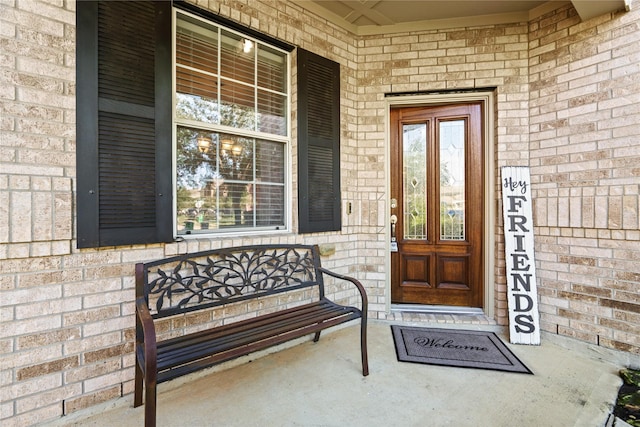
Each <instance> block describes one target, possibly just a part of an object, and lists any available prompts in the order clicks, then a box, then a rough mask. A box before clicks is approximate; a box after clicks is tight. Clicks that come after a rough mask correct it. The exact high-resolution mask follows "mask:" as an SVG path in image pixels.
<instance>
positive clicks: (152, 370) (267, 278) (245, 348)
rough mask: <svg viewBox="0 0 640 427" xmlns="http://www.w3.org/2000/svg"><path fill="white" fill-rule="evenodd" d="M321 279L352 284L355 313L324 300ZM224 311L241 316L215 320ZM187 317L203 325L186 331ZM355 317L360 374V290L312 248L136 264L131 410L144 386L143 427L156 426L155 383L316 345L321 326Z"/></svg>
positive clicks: (225, 252) (214, 253)
mask: <svg viewBox="0 0 640 427" xmlns="http://www.w3.org/2000/svg"><path fill="white" fill-rule="evenodd" d="M324 276H331V277H334V278H336V279H338V280H336V282H337V283H339V282H340V281H347V282H349V283H351V284H353V285H355V287H356V288H357V290H358V291H359V297H360V301H359V302H360V308H357V307H352V306H346V305H340V304H336V303H335V302H333V301H331V300H329V299H328V298H327V297H326V296H325V285H324V280H323V278H324ZM239 304H249V305H251V310H250V309H249V308H248V307H245V308H244V311H243V309H242V307H241V306H238V305H239ZM231 307H240V311H242V312H243V313H245V315H244V317H245V318H241V319H240V320H238V321H233V322H231V323H226V322H225V323H222V322H221V321H220V320H219V319H220V317H221V314H220V313H221V312H222V310H227V309H229V308H231ZM257 307H258V308H259V309H257V314H256V315H255V316H254V315H253V314H251V313H254V312H256V308H257ZM190 315H198V316H197V317H199V318H200V320H202V319H203V318H204V326H202V325H201V326H199V327H198V328H199V329H198V330H197V331H189V330H187V329H188V326H189V325H190V323H189V321H188V319H189V316H190ZM240 317H242V316H240ZM358 318H359V319H361V321H360V322H361V324H360V327H361V330H360V346H361V347H360V350H361V358H362V374H363V375H364V376H366V375H368V374H369V368H368V360H367V341H366V340H367V336H366V333H367V295H366V293H365V290H364V287H363V286H362V284H361V283H360V282H359V281H358V280H356V279H354V278H352V277H348V276H343V275H340V274H337V273H334V272H331V271H329V270H327V269H324V268H322V267H321V265H320V254H319V249H318V247H317V246H304V245H279V246H267V245H260V246H243V247H234V248H227V249H217V250H210V251H204V252H198V253H193V254H185V255H179V256H175V257H171V258H166V259H162V260H158V261H153V262H148V263H138V264H136V374H135V395H134V407H138V406H140V405H142V403H143V388H144V390H145V395H144V401H145V425H146V426H155V422H156V385H157V384H159V383H162V382H164V381H168V380H171V379H173V378H176V377H179V376H182V375H185V374H188V373H191V372H194V371H197V370H200V369H203V368H207V367H210V366H212V365H215V364H218V363H221V362H224V361H228V360H231V359H235V358H237V357H240V356H244V355H247V354H249V353H252V352H255V351H258V350H263V349H266V348H268V347H271V346H274V345H278V344H282V343H284V342H287V341H289V340H292V339H296V338H300V337H303V336H306V335H310V334H314V338H313V340H314V342H317V341H318V339H319V338H320V332H321V331H322V330H323V329H326V328H329V327H332V326H335V325H339V324H341V323H344V322H348V321H351V320H354V319H358ZM161 322H162V323H161ZM176 326H177V327H178V332H176V331H175V328H176ZM180 328H182V329H180ZM185 330H186V332H185ZM163 335H164V336H163Z"/></svg>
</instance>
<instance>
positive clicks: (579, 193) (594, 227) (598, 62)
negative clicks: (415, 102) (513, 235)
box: [529, 6, 640, 353]
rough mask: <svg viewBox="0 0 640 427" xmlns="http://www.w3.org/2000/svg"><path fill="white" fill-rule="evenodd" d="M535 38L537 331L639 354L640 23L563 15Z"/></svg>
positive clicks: (533, 31)
mask: <svg viewBox="0 0 640 427" xmlns="http://www.w3.org/2000/svg"><path fill="white" fill-rule="evenodd" d="M636 9H637V7H636ZM529 29H530V38H529V63H530V79H531V84H530V104H531V111H530V121H531V125H530V133H531V137H530V138H531V149H530V165H531V175H532V181H533V184H532V189H533V200H534V217H535V222H536V243H537V244H536V256H537V258H538V261H539V262H538V271H539V273H538V274H539V277H540V286H539V293H540V311H541V321H542V323H543V326H544V329H545V330H548V331H550V332H554V333H556V332H557V333H558V334H561V335H568V336H572V337H575V338H579V339H581V340H584V341H588V342H592V343H597V344H599V345H602V346H605V347H611V348H616V349H621V350H625V351H631V352H634V353H640V328H639V327H638V324H639V322H638V321H639V320H640V294H639V293H638V292H639V290H638V284H639V282H640V270H639V269H638V261H640V240H639V239H640V232H639V231H638V229H639V227H640V222H639V215H638V211H639V206H640V205H639V203H640V199H639V197H638V194H639V190H640V168H639V165H640V138H639V136H640V13H639V11H638V10H635V11H632V12H631V13H621V14H619V15H613V16H612V15H609V14H608V15H604V16H601V17H598V18H594V19H591V20H589V21H587V22H580V19H579V18H578V16H577V15H576V12H575V10H573V9H572V8H571V7H568V6H567V7H564V8H561V9H559V10H557V11H554V12H552V13H549V14H547V15H543V16H541V17H539V18H537V19H534V20H532V21H531V22H530V23H529Z"/></svg>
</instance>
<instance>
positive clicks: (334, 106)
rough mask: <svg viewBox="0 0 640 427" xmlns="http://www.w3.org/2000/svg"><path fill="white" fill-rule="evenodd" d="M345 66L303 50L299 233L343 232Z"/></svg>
mask: <svg viewBox="0 0 640 427" xmlns="http://www.w3.org/2000/svg"><path fill="white" fill-rule="evenodd" d="M340 206H341V199H340V64H338V63H336V62H333V61H331V60H329V59H326V58H323V57H321V56H318V55H316V54H314V53H311V52H308V51H306V50H303V49H298V220H299V221H298V222H299V232H300V233H311V232H321V231H339V230H340V228H341V214H340Z"/></svg>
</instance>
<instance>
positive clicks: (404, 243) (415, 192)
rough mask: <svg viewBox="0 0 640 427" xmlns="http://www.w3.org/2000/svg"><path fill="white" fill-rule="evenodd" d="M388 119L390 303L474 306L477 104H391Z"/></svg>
mask: <svg viewBox="0 0 640 427" xmlns="http://www.w3.org/2000/svg"><path fill="white" fill-rule="evenodd" d="M390 119H391V120H390V124H391V138H390V139H391V159H390V162H391V219H390V221H391V236H392V237H391V239H392V243H391V250H392V253H391V301H392V303H394V304H407V303H409V304H428V305H447V306H461V307H481V306H482V300H483V280H482V279H483V271H482V267H483V264H482V239H483V235H482V224H483V218H482V215H483V212H484V205H483V200H484V197H483V182H484V179H483V168H482V166H483V151H482V146H483V144H482V135H483V133H482V105H481V104H479V103H469V104H456V105H446V106H426V107H398V108H392V109H391V112H390Z"/></svg>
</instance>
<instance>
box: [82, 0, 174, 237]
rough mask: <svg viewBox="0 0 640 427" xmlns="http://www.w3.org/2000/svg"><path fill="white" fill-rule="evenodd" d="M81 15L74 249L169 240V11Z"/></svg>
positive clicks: (120, 7) (147, 4)
mask: <svg viewBox="0 0 640 427" xmlns="http://www.w3.org/2000/svg"><path fill="white" fill-rule="evenodd" d="M76 16H77V46H76V49H77V61H76V63H77V96H76V100H77V106H76V108H77V148H76V153H77V156H76V158H77V177H78V181H77V194H78V198H77V201H78V203H77V209H78V211H77V218H78V247H79V248H86V247H100V246H116V245H128V244H139V243H156V242H167V241H171V240H172V238H173V227H172V218H173V216H172V194H173V191H172V188H171V185H172V179H171V164H172V163H171V155H172V150H171V141H172V139H171V132H172V128H171V66H172V65H171V64H172V56H171V3H170V2H168V1H135V2H124V1H100V2H93V1H92V2H88V1H81V2H78V3H77V15H76Z"/></svg>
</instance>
